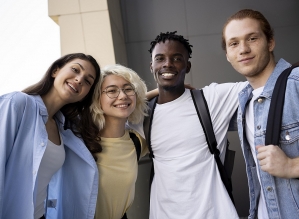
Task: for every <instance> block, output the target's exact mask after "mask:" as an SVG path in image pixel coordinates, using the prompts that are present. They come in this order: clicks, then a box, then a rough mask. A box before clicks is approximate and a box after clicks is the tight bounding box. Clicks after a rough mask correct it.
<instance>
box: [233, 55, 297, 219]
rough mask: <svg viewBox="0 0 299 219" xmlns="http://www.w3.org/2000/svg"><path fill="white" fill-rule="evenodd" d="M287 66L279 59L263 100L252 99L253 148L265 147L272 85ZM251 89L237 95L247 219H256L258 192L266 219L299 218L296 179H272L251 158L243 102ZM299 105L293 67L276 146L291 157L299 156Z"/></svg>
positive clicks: (244, 104) (248, 96)
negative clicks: (244, 170)
mask: <svg viewBox="0 0 299 219" xmlns="http://www.w3.org/2000/svg"><path fill="white" fill-rule="evenodd" d="M288 67H290V64H289V63H287V62H286V61H285V60H283V59H281V60H279V62H278V63H277V65H276V67H275V69H274V71H273V73H272V74H271V76H270V77H269V79H268V81H267V83H266V85H265V87H264V90H263V92H262V93H261V95H260V97H259V99H261V100H262V101H257V100H255V101H254V103H253V109H254V125H255V130H254V143H255V145H264V144H265V134H266V126H267V119H268V112H269V107H270V103H271V98H272V93H273V89H274V85H275V82H276V80H277V78H278V76H279V75H280V74H281V73H282V72H283V70H284V69H286V68H288ZM252 90H253V89H252V87H251V86H250V85H248V86H247V87H245V88H244V89H243V90H242V91H241V92H240V93H239V103H240V107H239V110H238V132H239V137H240V141H241V146H242V150H243V153H244V157H245V163H246V172H247V177H248V182H249V195H250V211H249V213H250V215H249V219H255V218H257V210H258V209H257V208H258V201H259V196H260V192H263V193H264V197H265V202H266V206H267V211H268V215H269V219H295V218H299V180H298V179H284V178H279V177H274V176H271V175H270V174H269V173H267V172H264V171H262V170H261V168H260V165H258V164H256V163H255V161H254V159H253V156H252V153H251V150H250V145H249V144H248V141H247V139H246V135H245V130H244V124H245V111H246V103H247V101H248V100H249V99H250V98H251V96H252V95H251V92H252ZM298 103H299V68H295V69H293V71H292V73H291V74H290V76H289V77H288V82H287V89H286V94H285V102H284V108H283V116H282V127H281V133H280V145H279V146H280V148H281V149H282V150H283V151H284V153H285V154H286V155H287V156H288V157H291V158H293V157H298V156H299V104H298ZM287 136H288V137H287ZM257 171H259V174H260V179H261V185H262V186H260V182H259V180H258V175H257Z"/></svg>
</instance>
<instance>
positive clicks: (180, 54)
mask: <svg viewBox="0 0 299 219" xmlns="http://www.w3.org/2000/svg"><path fill="white" fill-rule="evenodd" d="M157 56H165V55H164V54H161V53H158V54H156V55H155V56H154V57H157ZM172 56H182V57H184V55H183V54H182V53H175V54H173V55H172Z"/></svg>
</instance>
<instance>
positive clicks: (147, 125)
mask: <svg viewBox="0 0 299 219" xmlns="http://www.w3.org/2000/svg"><path fill="white" fill-rule="evenodd" d="M157 100H158V97H154V98H153V99H151V100H150V101H148V106H149V110H148V116H147V117H145V118H144V121H143V130H144V135H145V139H146V142H147V145H148V150H149V152H150V154H149V157H150V158H151V161H152V167H151V173H150V181H149V189H151V185H152V182H153V179H154V175H155V170H154V162H153V158H154V153H153V150H152V145H151V130H152V122H153V117H154V111H155V107H156V103H157Z"/></svg>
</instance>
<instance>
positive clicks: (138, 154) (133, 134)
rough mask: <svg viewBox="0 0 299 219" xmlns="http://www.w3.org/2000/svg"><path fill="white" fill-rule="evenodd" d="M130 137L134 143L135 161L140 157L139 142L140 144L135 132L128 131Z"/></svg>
mask: <svg viewBox="0 0 299 219" xmlns="http://www.w3.org/2000/svg"><path fill="white" fill-rule="evenodd" d="M129 134H130V138H131V139H132V141H133V143H134V145H135V150H136V156H137V162H138V161H139V159H140V153H141V144H140V141H139V138H138V137H137V136H136V134H135V133H133V132H130V133H129Z"/></svg>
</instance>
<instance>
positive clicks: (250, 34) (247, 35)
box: [227, 32, 260, 41]
mask: <svg viewBox="0 0 299 219" xmlns="http://www.w3.org/2000/svg"><path fill="white" fill-rule="evenodd" d="M254 34H258V35H260V32H251V33H248V34H246V35H245V37H249V36H252V35H254ZM238 38H240V37H233V38H230V39H228V40H227V41H232V40H236V39H238Z"/></svg>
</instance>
